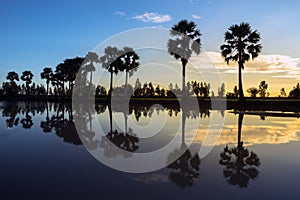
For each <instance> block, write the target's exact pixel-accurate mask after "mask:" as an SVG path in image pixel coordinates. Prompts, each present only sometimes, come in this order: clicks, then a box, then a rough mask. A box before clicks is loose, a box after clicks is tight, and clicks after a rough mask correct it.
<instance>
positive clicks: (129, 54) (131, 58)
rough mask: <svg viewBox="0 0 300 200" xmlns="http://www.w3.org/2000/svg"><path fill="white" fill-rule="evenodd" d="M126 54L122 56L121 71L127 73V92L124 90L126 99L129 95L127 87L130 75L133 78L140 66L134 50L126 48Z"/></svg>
mask: <svg viewBox="0 0 300 200" xmlns="http://www.w3.org/2000/svg"><path fill="white" fill-rule="evenodd" d="M123 51H124V54H123V55H122V58H121V59H122V60H123V64H122V66H121V69H120V70H121V71H125V73H126V77H125V88H124V89H125V90H124V98H126V95H127V90H128V89H127V86H128V75H129V77H131V76H132V75H133V73H134V72H135V71H137V68H138V66H139V59H140V58H139V56H138V55H137V54H136V53H135V52H134V50H133V49H132V48H130V47H124V49H123Z"/></svg>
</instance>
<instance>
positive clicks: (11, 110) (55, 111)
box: [0, 102, 210, 144]
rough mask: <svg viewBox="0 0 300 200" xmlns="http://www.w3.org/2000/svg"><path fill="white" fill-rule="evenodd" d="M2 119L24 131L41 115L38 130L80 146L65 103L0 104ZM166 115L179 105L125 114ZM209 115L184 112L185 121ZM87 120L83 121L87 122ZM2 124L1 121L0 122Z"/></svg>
mask: <svg viewBox="0 0 300 200" xmlns="http://www.w3.org/2000/svg"><path fill="white" fill-rule="evenodd" d="M108 106H109V105H105V104H96V105H95V109H89V113H87V116H90V115H92V114H95V113H93V112H96V113H97V114H101V113H104V112H105V111H106V110H107V109H108ZM112 110H113V111H114V112H124V108H121V107H120V108H118V107H112ZM0 111H1V113H2V117H3V118H6V119H5V124H6V127H7V128H15V127H18V126H21V127H22V128H24V129H31V128H32V127H33V125H34V123H36V120H34V119H33V118H34V116H36V115H44V116H45V119H42V120H41V121H40V123H39V126H40V128H41V129H42V131H43V132H45V133H51V132H55V133H56V135H57V136H59V137H62V138H63V139H64V141H65V142H68V143H72V144H81V141H80V138H79V136H78V135H77V131H76V128H75V124H74V121H75V120H74V119H73V114H72V113H73V112H76V108H72V106H71V104H68V103H57V102H52V103H51V102H31V103H28V102H3V104H2V105H1V106H0ZM154 112H155V113H157V114H159V113H160V112H167V113H168V115H169V116H170V117H172V116H177V115H178V113H180V112H182V110H181V108H180V106H179V105H177V106H174V105H165V107H159V106H157V107H155V106H152V105H147V106H134V105H132V106H129V113H126V114H127V115H134V116H135V118H136V120H137V121H139V120H140V118H141V117H147V118H151V117H152V114H153V113H154ZM209 116H210V110H209V109H208V108H203V109H200V110H189V111H188V112H186V117H187V118H191V119H193V118H206V117H209ZM89 120H90V119H86V121H89ZM1 123H2V122H1Z"/></svg>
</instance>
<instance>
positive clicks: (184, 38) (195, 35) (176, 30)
mask: <svg viewBox="0 0 300 200" xmlns="http://www.w3.org/2000/svg"><path fill="white" fill-rule="evenodd" d="M170 34H171V36H172V37H174V39H169V41H168V44H167V45H168V51H169V53H170V55H171V56H174V58H175V59H176V60H178V59H180V61H181V64H182V95H183V97H185V96H186V89H185V67H186V65H187V63H188V60H189V59H190V57H191V56H192V53H196V54H197V55H198V54H199V53H200V46H201V43H200V36H201V33H200V31H199V30H198V29H197V27H196V24H195V23H194V22H193V21H191V22H188V21H187V20H181V21H179V22H178V23H177V24H175V25H174V26H173V27H172V28H171V30H170Z"/></svg>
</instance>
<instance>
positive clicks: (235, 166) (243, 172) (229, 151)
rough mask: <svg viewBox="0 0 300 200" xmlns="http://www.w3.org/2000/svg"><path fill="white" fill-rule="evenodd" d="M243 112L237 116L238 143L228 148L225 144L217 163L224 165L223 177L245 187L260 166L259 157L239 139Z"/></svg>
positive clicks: (256, 173) (232, 183)
mask: <svg viewBox="0 0 300 200" xmlns="http://www.w3.org/2000/svg"><path fill="white" fill-rule="evenodd" d="M243 117H244V114H243V113H240V114H239V117H238V144H237V147H233V148H228V146H225V148H224V150H223V152H221V154H220V157H221V159H220V161H219V164H221V165H223V166H225V168H224V169H223V175H224V178H226V179H227V182H228V183H229V184H231V185H238V186H239V187H240V188H245V187H247V186H248V185H249V181H250V179H253V180H254V179H255V178H256V177H257V176H258V174H259V171H258V167H259V166H260V159H259V158H258V156H257V154H255V153H254V152H253V151H251V152H250V153H249V150H248V149H246V148H245V147H244V146H243V142H242V141H241V134H242V133H241V132H242V123H243Z"/></svg>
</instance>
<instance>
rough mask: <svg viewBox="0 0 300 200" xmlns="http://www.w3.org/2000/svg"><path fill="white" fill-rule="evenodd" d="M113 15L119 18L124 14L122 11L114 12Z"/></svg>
mask: <svg viewBox="0 0 300 200" xmlns="http://www.w3.org/2000/svg"><path fill="white" fill-rule="evenodd" d="M114 15H119V16H121V17H124V16H125V15H126V14H125V12H123V11H116V12H114Z"/></svg>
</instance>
